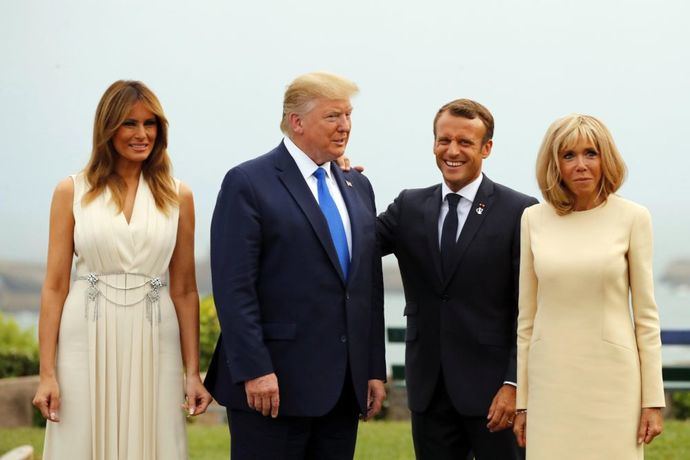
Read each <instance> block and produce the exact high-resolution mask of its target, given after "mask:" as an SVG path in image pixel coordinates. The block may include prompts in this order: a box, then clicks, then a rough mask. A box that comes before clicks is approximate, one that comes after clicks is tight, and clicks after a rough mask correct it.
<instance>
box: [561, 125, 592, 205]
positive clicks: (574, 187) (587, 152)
mask: <svg viewBox="0 0 690 460" xmlns="http://www.w3.org/2000/svg"><path fill="white" fill-rule="evenodd" d="M558 167H559V169H560V171H561V178H562V181H563V184H564V185H565V186H566V187H567V188H568V190H569V191H570V192H571V193H572V194H573V195H574V196H575V210H577V211H584V210H587V209H591V208H593V207H595V206H597V205H598V204H599V202H600V201H601V198H600V197H599V188H600V185H601V155H600V153H599V151H598V150H597V148H596V147H595V146H594V144H593V143H592V142H591V141H590V140H588V139H583V138H579V139H578V140H577V142H575V144H574V145H571V146H569V147H567V148H564V149H563V150H562V151H560V152H559V153H558Z"/></svg>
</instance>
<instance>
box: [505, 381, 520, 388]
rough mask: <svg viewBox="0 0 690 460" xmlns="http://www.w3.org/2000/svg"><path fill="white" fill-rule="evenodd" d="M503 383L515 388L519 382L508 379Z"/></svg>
mask: <svg viewBox="0 0 690 460" xmlns="http://www.w3.org/2000/svg"><path fill="white" fill-rule="evenodd" d="M503 385H512V386H514V387H515V388H517V383H515V382H511V381H510V380H506V381H505V382H503Z"/></svg>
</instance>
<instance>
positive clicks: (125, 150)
mask: <svg viewBox="0 0 690 460" xmlns="http://www.w3.org/2000/svg"><path fill="white" fill-rule="evenodd" d="M157 134H158V123H157V120H156V116H155V115H154V114H153V112H151V111H150V110H149V109H147V108H146V106H145V105H144V104H143V103H142V102H141V101H138V102H137V103H135V104H134V105H133V106H132V109H131V110H130V111H129V113H128V114H127V117H126V118H125V120H124V121H123V122H122V124H121V125H120V127H119V128H117V131H115V135H114V136H113V138H112V142H113V147H115V150H116V151H117V153H119V154H120V157H121V159H124V160H128V161H133V162H143V161H144V160H146V159H147V158H148V157H149V155H150V154H151V151H152V150H153V146H154V144H155V143H156V135H157Z"/></svg>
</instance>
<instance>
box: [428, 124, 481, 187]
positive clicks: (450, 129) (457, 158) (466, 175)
mask: <svg viewBox="0 0 690 460" xmlns="http://www.w3.org/2000/svg"><path fill="white" fill-rule="evenodd" d="M485 133H486V127H485V126H484V123H483V122H482V120H481V119H480V118H479V117H475V118H465V117H457V116H454V115H452V114H451V113H449V112H444V113H442V114H441V116H440V117H439V118H438V120H437V122H436V138H435V140H434V155H436V165H437V166H438V169H440V170H441V173H442V174H443V180H444V181H445V182H446V184H447V185H448V187H449V188H450V189H451V190H452V191H454V192H457V191H458V190H460V189H461V188H463V187H464V186H466V185H467V184H469V183H470V182H472V181H473V180H474V179H476V178H477V177H479V174H481V171H482V161H483V160H484V159H485V158H486V157H488V156H489V154H490V153H491V147H492V145H493V142H492V141H491V140H490V139H489V140H488V141H486V142H485V143H482V140H483V138H484V134H485Z"/></svg>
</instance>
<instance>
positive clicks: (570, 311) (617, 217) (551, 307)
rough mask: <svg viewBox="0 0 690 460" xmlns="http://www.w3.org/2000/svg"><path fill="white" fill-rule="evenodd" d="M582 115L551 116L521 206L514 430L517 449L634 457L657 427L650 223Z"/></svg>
mask: <svg viewBox="0 0 690 460" xmlns="http://www.w3.org/2000/svg"><path fill="white" fill-rule="evenodd" d="M624 177H625V164H624V163H623V160H622V158H621V156H620V154H619V152H618V149H617V148H616V145H615V144H614V142H613V138H612V137H611V134H610V133H609V131H608V129H606V127H605V126H604V124H603V123H601V122H600V121H599V120H597V119H596V118H594V117H591V116H587V115H580V114H573V115H569V116H566V117H564V118H561V119H559V120H556V121H555V122H554V123H553V124H552V125H551V127H550V128H549V130H548V131H547V133H546V136H545V137H544V142H543V143H542V146H541V149H540V151H539V156H538V159H537V181H538V182H539V188H540V189H541V191H542V194H543V195H544V200H545V202H544V203H541V204H538V205H534V206H532V207H530V208H528V209H526V210H525V213H524V214H523V216H522V230H521V240H522V241H521V253H520V256H521V259H520V301H519V307H520V312H519V316H518V328H517V335H518V373H517V384H518V386H517V402H516V407H517V409H518V410H517V412H518V415H517V416H516V418H515V425H514V431H515V434H516V435H517V439H518V443H519V444H520V445H521V446H525V444H526V445H527V459H528V460H542V459H543V460H551V459H559V460H568V459H573V460H594V459H602V460H604V459H605V460H609V459H616V460H640V459H642V458H643V457H644V450H643V445H644V443H647V444H648V443H650V442H651V441H652V440H653V439H654V438H655V437H656V436H657V435H658V434H660V433H661V431H662V426H663V421H662V416H661V407H663V406H664V388H663V380H662V376H661V340H660V337H659V335H660V334H659V315H658V312H657V306H656V302H655V301H654V278H653V276H652V223H651V217H650V215H649V212H648V211H647V210H646V209H645V208H644V207H642V206H640V205H638V204H636V203H633V202H632V201H629V200H626V199H624V198H621V197H620V196H618V195H617V194H616V193H615V192H616V191H617V190H618V188H619V187H620V186H621V184H622V183H623V179H624Z"/></svg>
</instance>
